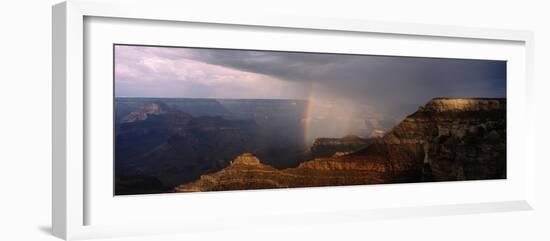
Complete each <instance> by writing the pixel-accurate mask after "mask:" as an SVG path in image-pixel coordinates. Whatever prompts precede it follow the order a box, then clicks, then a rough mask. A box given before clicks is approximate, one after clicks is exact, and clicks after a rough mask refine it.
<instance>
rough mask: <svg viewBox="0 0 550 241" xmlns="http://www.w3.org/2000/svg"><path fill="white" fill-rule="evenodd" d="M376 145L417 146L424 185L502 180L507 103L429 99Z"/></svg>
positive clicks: (504, 169)
mask: <svg viewBox="0 0 550 241" xmlns="http://www.w3.org/2000/svg"><path fill="white" fill-rule="evenodd" d="M378 142H379V143H385V144H394V145H395V144H397V145H403V144H420V145H422V146H423V148H424V151H425V159H424V163H425V168H424V172H425V173H424V174H423V178H424V180H426V181H429V180H433V181H451V180H478V179H495V178H506V99H489V98H469V99H450V98H436V99H433V100H432V101H430V102H428V103H427V104H426V105H425V106H423V107H420V108H419V109H418V111H416V112H415V113H414V114H412V115H410V116H408V117H407V118H406V119H405V120H404V121H403V122H401V123H400V124H399V125H397V126H396V127H395V128H393V129H392V130H391V131H390V132H389V133H388V134H386V135H385V136H384V138H383V139H382V140H379V141H378Z"/></svg>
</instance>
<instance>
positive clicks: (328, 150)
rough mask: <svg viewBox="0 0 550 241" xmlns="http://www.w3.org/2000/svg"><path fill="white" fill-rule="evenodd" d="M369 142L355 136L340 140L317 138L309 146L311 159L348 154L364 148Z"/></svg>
mask: <svg viewBox="0 0 550 241" xmlns="http://www.w3.org/2000/svg"><path fill="white" fill-rule="evenodd" d="M369 143H370V140H367V139H363V138H360V137H358V136H356V135H347V136H344V137H342V138H317V139H315V141H314V142H313V145H311V148H310V152H311V155H312V157H314V158H318V157H330V156H334V155H337V156H341V155H344V154H349V153H352V152H355V151H357V150H360V149H363V148H365V147H366V146H367V145H368V144H369Z"/></svg>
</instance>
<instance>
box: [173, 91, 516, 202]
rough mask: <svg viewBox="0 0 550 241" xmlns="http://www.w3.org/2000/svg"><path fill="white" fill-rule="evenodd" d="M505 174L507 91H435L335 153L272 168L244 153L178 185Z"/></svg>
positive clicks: (185, 188) (183, 188) (210, 187)
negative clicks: (502, 95) (365, 141)
mask: <svg viewBox="0 0 550 241" xmlns="http://www.w3.org/2000/svg"><path fill="white" fill-rule="evenodd" d="M498 178H506V99H489V98H463V99H456V98H455V99H451V98H435V99H433V100H431V101H430V102H428V103H427V104H426V105H424V106H422V107H420V108H419V109H418V110H417V111H416V112H415V113H413V114H412V115H410V116H408V117H407V118H406V119H405V120H403V121H402V122H401V123H400V124H398V125H397V126H395V127H394V128H393V129H392V130H391V131H389V132H388V133H387V134H385V135H384V136H383V137H382V138H380V139H378V140H375V141H373V142H372V143H370V144H369V145H368V146H366V147H365V148H363V149H360V150H358V151H355V152H353V153H350V154H346V155H342V156H334V157H328V158H316V159H313V160H311V161H306V162H303V163H301V164H300V165H299V166H298V167H296V168H287V169H276V168H273V167H271V166H268V165H264V164H262V163H261V162H260V161H259V160H258V159H257V158H256V157H254V156H253V155H252V154H250V153H246V154H243V155H241V156H239V157H237V158H236V159H235V160H234V161H233V162H232V163H231V164H230V165H229V166H228V167H226V168H224V169H223V170H221V171H219V172H216V173H212V174H208V175H202V176H201V177H200V179H198V180H196V181H193V182H190V183H187V184H183V185H180V186H178V187H176V188H175V191H177V192H189V191H215V190H242V189H262V188H287V187H313V186H338V185H361V184H377V183H402V182H422V181H455V180H479V179H498Z"/></svg>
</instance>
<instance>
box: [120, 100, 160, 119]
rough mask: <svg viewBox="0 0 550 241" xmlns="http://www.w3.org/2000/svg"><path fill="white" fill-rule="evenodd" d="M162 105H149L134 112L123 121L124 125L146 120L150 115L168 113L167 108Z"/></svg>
mask: <svg viewBox="0 0 550 241" xmlns="http://www.w3.org/2000/svg"><path fill="white" fill-rule="evenodd" d="M162 105H163V104H162V103H158V102H157V103H149V104H147V105H145V106H142V107H141V108H140V109H139V110H137V111H133V112H131V113H130V114H128V115H127V116H125V117H124V118H123V119H122V123H131V122H135V121H142V120H146V119H147V117H148V116H149V115H160V114H164V113H166V110H165V109H166V107H162Z"/></svg>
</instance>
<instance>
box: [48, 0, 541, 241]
mask: <svg viewBox="0 0 550 241" xmlns="http://www.w3.org/2000/svg"><path fill="white" fill-rule="evenodd" d="M127 5H129V4H128V3H124V2H118V1H112V2H109V3H99V2H94V1H78V0H75V1H67V2H65V3H61V4H59V5H56V6H54V7H53V23H54V24H53V26H54V29H53V42H54V46H53V47H54V52H53V60H54V66H53V75H54V78H53V80H54V88H53V91H54V94H53V98H54V99H53V106H54V110H53V118H54V119H53V122H54V146H53V155H54V157H53V189H54V190H53V230H54V234H55V235H56V236H59V237H61V238H64V239H81V238H94V237H111V236H121V235H140V234H153V233H176V232H193V231H200V230H212V229H220V228H227V227H230V226H243V225H260V226H261V225H268V224H269V225H272V224H279V225H292V223H294V222H295V223H300V222H304V221H307V222H311V223H320V222H321V223H323V222H339V221H342V220H350V219H353V220H367V219H380V218H399V217H420V216H430V215H449V214H461V213H480V212H494V211H511V210H528V209H531V203H532V199H533V197H532V193H533V190H532V188H533V187H532V180H533V178H534V158H533V156H532V152H531V151H529V150H530V148H531V146H533V145H532V144H533V142H534V138H533V135H532V134H533V130H532V129H531V128H527V129H526V128H525V123H526V121H528V120H529V116H530V109H529V107H530V104H529V101H530V97H529V92H530V73H531V72H532V70H531V68H532V63H531V61H532V44H533V43H532V34H531V33H530V32H527V31H517V30H495V29H477V28H462V27H445V26H435V25H433V26H432V25H418V24H405V23H383V22H364V21H355V20H346V19H310V18H300V17H288V16H285V17H280V16H266V15H262V16H254V15H253V14H252V13H251V15H250V16H231V15H230V14H228V15H226V16H220V15H216V16H209V15H208V14H204V12H201V11H199V10H196V9H191V8H186V7H184V6H183V3H174V2H172V3H169V4H163V5H155V3H153V2H151V3H136V4H134V3H132V6H127ZM114 6H117V7H114ZM121 6H125V7H121ZM153 6H154V7H155V9H156V10H155V11H148V10H149V9H151V8H152V7H153ZM227 207H231V208H227ZM138 209H139V210H140V212H139V215H136V213H135V210H138ZM283 220H285V221H283ZM288 220H291V221H288Z"/></svg>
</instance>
